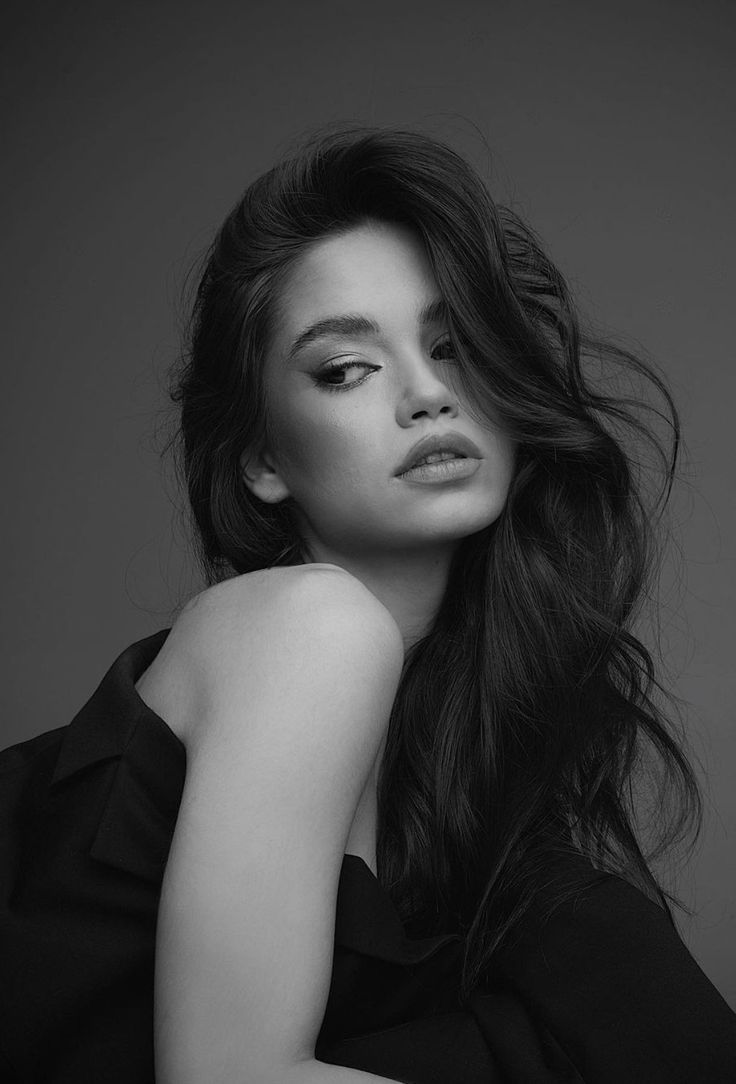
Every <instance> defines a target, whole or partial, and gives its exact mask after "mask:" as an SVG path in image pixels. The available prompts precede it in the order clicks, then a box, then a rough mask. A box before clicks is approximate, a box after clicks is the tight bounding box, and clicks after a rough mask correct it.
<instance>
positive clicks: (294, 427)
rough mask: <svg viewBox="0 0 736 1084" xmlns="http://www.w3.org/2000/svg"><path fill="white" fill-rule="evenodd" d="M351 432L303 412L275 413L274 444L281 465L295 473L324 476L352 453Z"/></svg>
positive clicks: (287, 471)
mask: <svg viewBox="0 0 736 1084" xmlns="http://www.w3.org/2000/svg"><path fill="white" fill-rule="evenodd" d="M353 444H354V441H353V440H351V436H350V434H349V433H346V432H343V431H342V430H341V429H340V428H338V427H336V426H335V425H334V424H332V425H331V424H330V423H329V421H326V420H324V419H321V418H314V417H312V416H310V415H305V413H304V412H285V411H281V412H279V414H278V415H277V416H275V417H273V428H272V443H271V447H272V449H273V452H274V456H275V458H276V461H277V463H278V465H279V466H280V467H281V468H283V469H284V471H285V472H286V473H288V474H290V475H292V476H313V480H314V482H315V483H318V482H319V481H320V478H321V479H323V480H325V478H326V475H327V474H329V473H330V471H331V470H333V471H334V470H337V469H338V467H339V465H340V463H344V462H345V459H346V457H347V456H349V453H350V449H351V445H353Z"/></svg>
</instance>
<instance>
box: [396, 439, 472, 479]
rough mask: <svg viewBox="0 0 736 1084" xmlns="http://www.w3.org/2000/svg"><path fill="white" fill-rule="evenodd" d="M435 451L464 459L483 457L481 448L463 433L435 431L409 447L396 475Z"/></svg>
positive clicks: (409, 468)
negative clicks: (449, 453)
mask: <svg viewBox="0 0 736 1084" xmlns="http://www.w3.org/2000/svg"><path fill="white" fill-rule="evenodd" d="M433 452H451V453H452V454H453V455H454V456H456V457H457V458H463V459H482V458H483V456H482V455H481V452H480V449H479V448H478V447H477V446H476V445H475V444H473V442H472V440H470V439H469V438H468V437H465V436H463V435H462V433H434V434H433V435H432V436H428V437H423V438H422V440H419V441H417V443H416V444H415V445H414V446H413V447H411V448H410V449H409V452H408V454H407V456H406V458H405V459H404V460H403V461H402V462H401V464H400V465H399V467H398V469H397V470H396V475H397V476H398V475H399V474H404V473H405V472H406V471H408V470H411V468H412V467H415V466H416V465H417V463H418V462H419V461H420V459H423V458H424V457H425V456H427V455H432V453H433Z"/></svg>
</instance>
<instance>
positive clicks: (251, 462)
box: [240, 448, 290, 504]
mask: <svg viewBox="0 0 736 1084" xmlns="http://www.w3.org/2000/svg"><path fill="white" fill-rule="evenodd" d="M240 476H241V478H242V479H243V483H244V484H245V485H246V486H247V487H248V489H249V490H250V491H251V493H253V494H254V495H255V496H256V497H258V498H259V500H262V501H265V502H266V503H267V504H278V503H279V501H283V500H285V499H286V498H287V497H288V496H290V494H289V487H288V486H287V485H286V482H285V481H284V480H283V478H282V477H281V475H280V474H279V471H278V468H277V467H276V464H275V463H274V461H273V459H272V458H271V456H270V455H269V454H268V452H267V451H266V450H265V449H263V448H262V449H260V450H259V451H253V450H252V449H248V450H247V451H245V452H243V454H242V455H241V457H240Z"/></svg>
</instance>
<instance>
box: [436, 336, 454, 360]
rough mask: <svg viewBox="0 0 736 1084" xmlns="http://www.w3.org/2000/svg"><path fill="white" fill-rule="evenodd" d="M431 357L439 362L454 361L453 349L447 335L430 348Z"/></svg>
mask: <svg viewBox="0 0 736 1084" xmlns="http://www.w3.org/2000/svg"><path fill="white" fill-rule="evenodd" d="M432 357H433V358H435V359H437V360H439V361H454V360H455V348H454V346H453V345H452V339H451V338H450V336H449V335H445V336H444V338H442V339H440V340H439V342H436V343H435V344H434V346H433V347H432Z"/></svg>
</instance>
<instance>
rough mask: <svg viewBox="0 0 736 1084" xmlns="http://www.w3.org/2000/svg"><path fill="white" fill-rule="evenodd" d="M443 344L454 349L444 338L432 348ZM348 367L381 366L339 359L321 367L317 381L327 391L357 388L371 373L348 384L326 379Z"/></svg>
mask: <svg viewBox="0 0 736 1084" xmlns="http://www.w3.org/2000/svg"><path fill="white" fill-rule="evenodd" d="M441 346H449V347H450V348H451V349H452V343H451V342H450V340H449V339H443V340H442V341H441V342H439V343H436V344H435V346H434V347H433V348H432V349H433V350H436V349H437V348H438V347H441ZM439 360H441V361H447V360H449V359H448V358H441V359H439ZM347 369H370V371H371V372H373V373H375V372H377V371H378V369H379V366H377V365H369V364H368V362H367V361H338V362H336V363H335V364H334V365H328V366H326V367H325V368H324V369H321V370H320V372H318V373H317V374H316V375H315V378H314V380H315V383H316V384H317V385H318V387H320V388H323V389H324V390H325V391H347V390H348V389H349V388H356V387H357V386H358V384H362V383H363V381H364V380H365V379H366V378H367V377H368V376H369V375H370V374H369V373H366V374H365V376H361V377H360V379H359V380H351V381H350V382H349V383H347V384H330V382H329V381H328V380H325V379H324V378H325V377H326V376H331V375H332V373H344V372H345V371H346V370H347Z"/></svg>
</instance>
